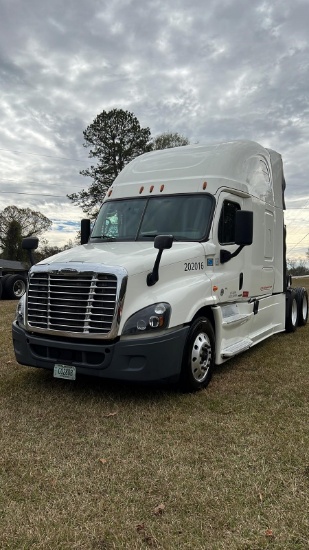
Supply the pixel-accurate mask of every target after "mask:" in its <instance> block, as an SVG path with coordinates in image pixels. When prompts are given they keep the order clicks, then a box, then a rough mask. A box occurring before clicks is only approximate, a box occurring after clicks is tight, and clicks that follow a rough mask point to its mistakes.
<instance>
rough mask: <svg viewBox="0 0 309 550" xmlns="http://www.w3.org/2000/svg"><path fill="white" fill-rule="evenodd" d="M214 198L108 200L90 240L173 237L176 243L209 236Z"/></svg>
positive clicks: (169, 197)
mask: <svg viewBox="0 0 309 550" xmlns="http://www.w3.org/2000/svg"><path fill="white" fill-rule="evenodd" d="M212 207H213V198H212V197H211V196H210V195H200V194H194V195H192V194H191V195H169V196H163V197H147V198H144V197H143V198H134V199H119V200H111V201H106V202H105V203H104V204H103V205H102V207H101V210H100V212H99V215H98V218H97V221H96V223H95V226H94V228H93V232H92V234H91V239H100V240H107V241H108V240H112V241H114V240H115V241H125V240H129V241H136V240H137V241H141V240H149V239H154V238H155V237H156V236H157V235H174V238H175V240H176V241H201V240H205V239H206V238H207V237H208V231H209V227H210V221H211V214H212Z"/></svg>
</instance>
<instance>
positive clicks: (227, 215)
mask: <svg viewBox="0 0 309 550" xmlns="http://www.w3.org/2000/svg"><path fill="white" fill-rule="evenodd" d="M237 210H240V205H239V204H237V203H236V202H232V201H229V200H225V201H224V202H223V204H222V210H221V215H220V220H219V229H218V239H219V243H220V244H233V243H235V219H236V212H237Z"/></svg>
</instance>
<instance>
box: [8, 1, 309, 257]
mask: <svg viewBox="0 0 309 550" xmlns="http://www.w3.org/2000/svg"><path fill="white" fill-rule="evenodd" d="M0 21H1V23H0V26H1V27H0V28H1V32H0V79H1V88H0V113H1V131H0V210H3V208H5V207H6V206H8V205H10V204H15V205H18V206H20V207H29V208H31V209H35V210H39V211H41V212H42V213H43V214H45V215H46V216H48V217H49V218H50V219H52V220H53V229H52V231H50V232H49V233H48V234H46V237H47V238H48V240H49V241H50V243H52V244H56V243H58V244H63V243H64V242H66V241H67V240H68V239H69V238H71V237H72V236H74V235H75V229H76V223H77V222H78V221H79V219H80V218H81V217H82V216H83V213H82V211H81V210H80V209H79V208H77V207H76V206H74V205H73V203H72V202H71V201H69V200H68V199H67V198H66V194H67V193H71V192H73V191H79V190H81V189H82V188H83V187H87V186H88V185H89V183H90V180H89V179H88V178H85V177H83V176H80V175H79V171H80V170H82V169H83V168H86V167H87V166H88V165H89V164H90V161H89V160H88V150H87V149H85V148H84V147H83V135H82V132H83V130H84V129H85V128H86V127H87V126H88V125H89V124H90V123H91V122H92V121H93V119H94V118H95V117H96V115H97V114H99V113H100V112H102V111H103V110H110V109H113V108H121V109H124V110H128V111H130V112H133V113H134V115H135V116H136V117H137V118H138V120H139V122H140V124H141V126H142V127H146V126H148V127H149V128H150V130H151V134H152V136H153V137H154V136H156V135H158V134H160V133H162V132H165V131H171V132H179V133H181V134H183V135H184V136H186V137H187V138H188V139H189V140H190V142H191V143H196V142H199V143H200V144H203V143H205V144H207V143H214V142H219V141H225V140H231V139H239V138H240V139H243V138H244V139H253V140H255V141H258V142H259V143H261V144H262V145H264V146H266V147H271V148H273V149H275V150H277V151H279V152H280V153H281V154H282V156H283V161H284V166H285V174H286V180H287V195H286V197H287V206H288V211H287V214H286V222H287V228H288V256H289V257H292V256H294V257H295V258H297V257H301V256H303V257H304V256H305V251H306V250H307V249H308V246H309V185H308V160H309V145H308V144H309V109H308V105H309V30H308V29H309V27H308V21H309V0H272V1H271V0H265V1H262V0H251V1H249V0H208V1H207V2H206V1H205V0H190V2H189V1H188V0H169V1H166V0H165V1H164V0H149V1H148V2H147V0H109V1H105V0H66V1H63V0H61V1H60V0H50V1H49V2H45V1H43V0H0Z"/></svg>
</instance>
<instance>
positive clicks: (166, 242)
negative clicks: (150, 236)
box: [153, 235, 174, 251]
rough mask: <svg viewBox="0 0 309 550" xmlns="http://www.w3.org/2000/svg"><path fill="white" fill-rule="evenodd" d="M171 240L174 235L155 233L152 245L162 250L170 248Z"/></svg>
mask: <svg viewBox="0 0 309 550" xmlns="http://www.w3.org/2000/svg"><path fill="white" fill-rule="evenodd" d="M173 241H174V235H157V236H156V237H155V240H154V243H153V245H154V247H155V248H157V249H159V250H162V251H163V250H167V249H168V248H172V244H173Z"/></svg>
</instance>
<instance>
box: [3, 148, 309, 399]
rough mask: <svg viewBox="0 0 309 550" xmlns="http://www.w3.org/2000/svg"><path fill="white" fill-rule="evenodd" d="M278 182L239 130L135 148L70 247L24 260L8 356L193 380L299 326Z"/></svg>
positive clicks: (71, 369) (116, 373)
mask: <svg viewBox="0 0 309 550" xmlns="http://www.w3.org/2000/svg"><path fill="white" fill-rule="evenodd" d="M284 189H285V181H284V176H283V168H282V159H281V156H280V155H279V154H278V153H276V152H275V151H272V150H268V149H265V148H264V147H262V146H260V145H259V144H257V143H255V142H252V141H235V142H228V143H222V144H218V145H212V146H200V145H197V146H186V147H179V148H175V149H167V150H163V151H155V152H151V153H147V154H144V155H141V156H140V157H138V158H136V159H135V160H133V161H132V162H131V163H129V164H128V165H127V166H126V167H125V169H124V170H123V171H122V172H121V173H120V174H119V176H118V177H117V178H116V180H115V182H114V183H113V185H112V187H111V188H110V190H109V191H108V193H107V195H106V197H105V199H104V202H103V205H102V207H101V210H100V213H99V215H98V218H97V220H96V223H95V225H94V228H93V230H92V232H91V234H90V231H89V227H90V225H89V223H88V222H87V220H86V221H84V223H83V224H82V243H83V244H82V246H79V247H76V248H74V249H70V250H67V251H65V252H62V253H60V254H57V255H55V256H53V257H51V258H48V259H46V260H43V261H42V262H40V263H39V264H37V265H35V266H33V267H32V268H31V270H30V274H29V286H28V290H27V293H26V295H25V296H24V298H22V299H21V301H20V304H19V308H18V314H17V317H16V320H15V321H14V324H13V341H14V348H15V354H16V358H17V361H18V362H20V363H21V364H24V365H31V366H35V367H42V368H47V369H50V370H52V371H53V373H54V376H56V377H62V378H72V379H75V377H76V376H78V375H79V374H90V375H95V376H100V377H104V378H114V379H122V380H130V381H142V382H150V381H158V380H160V381H175V382H180V383H181V385H182V386H183V387H184V388H186V389H188V390H195V389H199V388H201V387H204V386H205V385H206V384H207V383H208V382H209V380H210V378H211V374H212V371H213V367H214V365H215V364H217V365H219V364H221V363H223V362H224V361H226V360H227V359H229V358H230V357H234V356H235V355H237V354H238V353H240V352H242V351H244V350H247V349H249V348H250V347H252V346H253V345H255V344H257V343H258V342H261V341H262V340H264V339H265V338H268V337H269V336H271V335H273V334H275V333H278V332H281V331H284V330H287V331H294V330H295V329H296V327H297V326H298V325H300V326H301V325H304V324H305V323H306V322H307V317H308V295H307V292H306V290H305V289H304V288H297V289H292V288H291V287H288V285H287V276H286V263H285V228H284V219H283V210H284V207H285V206H284ZM25 246H28V248H33V242H30V243H29V242H28V243H27V242H26V243H25Z"/></svg>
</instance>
